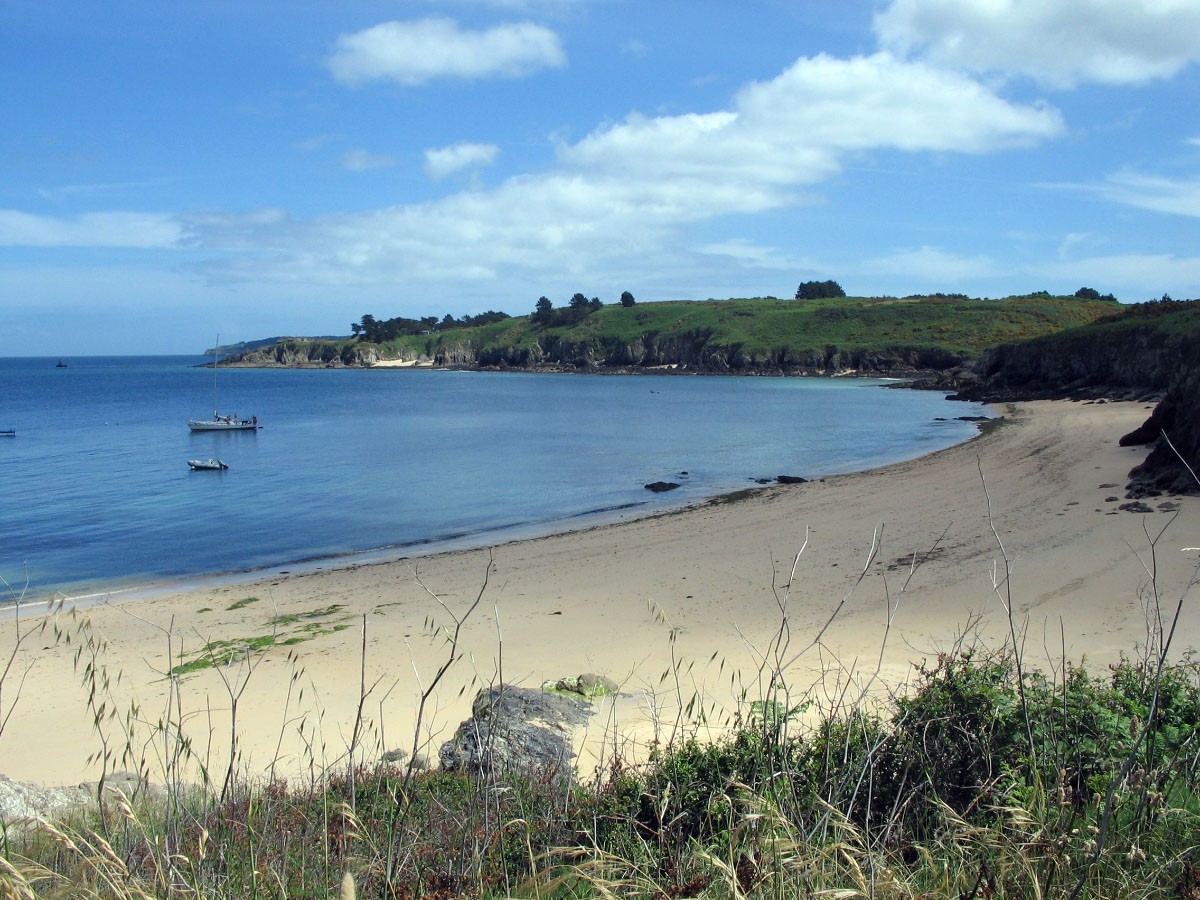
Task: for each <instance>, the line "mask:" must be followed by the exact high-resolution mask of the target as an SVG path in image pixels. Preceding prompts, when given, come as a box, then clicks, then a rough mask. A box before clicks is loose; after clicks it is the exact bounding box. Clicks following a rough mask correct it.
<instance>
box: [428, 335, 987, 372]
mask: <svg viewBox="0 0 1200 900" xmlns="http://www.w3.org/2000/svg"><path fill="white" fill-rule="evenodd" d="M966 361H967V360H966V357H965V356H963V355H960V354H955V353H950V352H948V351H943V350H937V349H931V348H912V347H907V348H906V347H899V348H887V349H882V350H870V351H867V350H843V349H841V348H839V347H836V346H832V345H831V346H827V347H824V348H822V349H821V350H819V351H806V352H801V353H793V352H791V351H789V350H787V349H784V348H780V349H777V350H773V351H768V352H750V351H747V350H746V349H745V348H744V347H743V346H742V345H741V344H722V343H718V342H717V341H715V340H714V339H713V332H712V330H711V329H698V330H694V331H687V332H680V333H678V334H670V335H662V334H656V333H653V332H648V333H646V334H643V335H641V336H640V337H638V338H637V339H636V340H633V341H624V342H623V341H617V340H612V339H601V338H597V339H595V340H591V341H570V340H566V339H564V338H561V337H558V336H556V335H552V334H548V335H546V336H543V337H540V338H538V339H537V340H535V341H533V342H531V343H529V344H526V345H521V346H500V347H485V348H478V347H476V346H475V345H474V344H473V343H472V342H470V341H465V342H462V343H455V344H446V345H443V347H442V348H441V349H439V350H438V352H437V354H436V356H435V358H434V362H435V364H436V365H439V366H447V367H458V368H485V369H545V370H553V371H580V370H584V371H586V370H609V371H645V370H648V369H667V368H669V369H673V370H676V371H687V372H693V373H703V374H782V375H838V374H845V373H858V374H862V375H891V376H904V375H911V374H914V373H918V372H920V373H926V372H930V371H941V370H943V369H948V368H953V367H957V366H961V365H963V364H964V363H965V362H966Z"/></svg>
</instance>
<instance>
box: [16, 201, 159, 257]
mask: <svg viewBox="0 0 1200 900" xmlns="http://www.w3.org/2000/svg"><path fill="white" fill-rule="evenodd" d="M180 236H181V229H180V224H179V222H178V220H177V219H176V218H175V217H174V216H169V215H162V214H158V213H136V212H94V213H84V214H83V215H79V216H75V217H74V218H69V219H68V218H56V217H53V216H39V215H33V214H31V213H25V212H20V211H19V210H15V209H3V210H0V246H4V247H137V248H156V247H172V246H175V245H176V244H177V243H178V241H179V239H180Z"/></svg>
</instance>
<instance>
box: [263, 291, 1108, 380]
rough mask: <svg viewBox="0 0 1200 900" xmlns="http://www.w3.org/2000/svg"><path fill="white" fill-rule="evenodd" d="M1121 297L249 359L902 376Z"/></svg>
mask: <svg viewBox="0 0 1200 900" xmlns="http://www.w3.org/2000/svg"><path fill="white" fill-rule="evenodd" d="M1118 308H1119V307H1118V305H1117V304H1116V303H1115V301H1112V300H1088V299H1079V298H1076V297H1056V296H1051V295H1049V294H1045V293H1038V294H1033V295H1028V296H1022V297H1009V298H1006V299H1003V300H974V299H970V298H967V297H964V296H961V295H950V296H944V295H939V296H928V297H905V298H895V297H841V298H828V299H821V300H800V301H798V300H779V299H776V298H773V297H759V298H752V299H733V300H706V301H673V302H663V303H642V304H637V305H634V306H629V307H625V306H620V305H612V306H603V307H601V308H599V309H595V310H591V309H555V310H553V311H552V313H551V314H550V315H549V316H545V317H539V316H536V315H530V316H523V317H519V318H507V319H503V320H501V321H497V322H491V323H488V324H486V325H479V326H474V327H466V328H463V327H457V328H447V329H445V330H434V329H429V330H427V332H426V333H423V334H407V335H403V336H401V337H398V338H395V339H394V340H391V341H388V342H386V343H383V344H372V343H369V342H366V341H364V340H361V339H359V338H346V339H344V340H339V341H303V340H288V341H281V342H278V343H276V344H275V345H272V346H270V347H265V348H263V349H261V350H259V351H257V352H254V353H249V354H246V355H245V356H244V357H243V361H244V362H246V363H249V364H260V365H262V364H266V365H271V364H276V365H304V364H310V365H311V364H316V365H338V364H341V365H371V364H373V363H376V362H379V361H382V360H414V361H415V360H422V361H425V362H427V363H430V364H433V365H438V366H451V367H465V368H521V369H550V370H565V369H570V370H580V369H582V370H588V369H600V370H639V369H647V368H656V367H671V368H679V369H684V370H687V371H693V372H746V373H751V372H763V373H768V372H770V373H786V374H835V373H840V372H853V371H859V372H863V373H865V374H905V373H910V372H913V371H929V370H945V369H949V368H955V367H957V366H961V365H963V364H964V363H966V362H969V361H973V360H975V359H978V358H979V357H980V355H981V354H982V352H983V351H984V349H985V348H987V347H990V346H992V345H995V344H998V343H1001V342H1004V341H1014V340H1021V339H1025V338H1031V337H1037V336H1039V335H1045V334H1049V333H1052V332H1055V331H1059V330H1061V329H1064V328H1069V327H1073V326H1078V325H1083V324H1086V323H1088V322H1092V321H1094V320H1096V319H1098V318H1100V317H1102V316H1105V315H1108V314H1111V313H1113V312H1114V310H1116V309H1118Z"/></svg>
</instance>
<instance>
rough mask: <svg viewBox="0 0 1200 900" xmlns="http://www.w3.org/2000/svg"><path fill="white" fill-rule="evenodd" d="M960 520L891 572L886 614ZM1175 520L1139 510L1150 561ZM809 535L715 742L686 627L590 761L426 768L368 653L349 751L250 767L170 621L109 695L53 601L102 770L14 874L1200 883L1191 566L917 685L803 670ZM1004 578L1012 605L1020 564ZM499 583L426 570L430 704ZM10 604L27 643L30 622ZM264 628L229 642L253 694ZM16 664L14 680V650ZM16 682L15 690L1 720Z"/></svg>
mask: <svg viewBox="0 0 1200 900" xmlns="http://www.w3.org/2000/svg"><path fill="white" fill-rule="evenodd" d="M876 538H877V539H876V540H875V541H873V543H872V548H871V550H870V551H869V553H868V557H867V560H866V563H865V565H864V567H863V569H862V572H863V575H862V576H860V577H859V579H858V582H856V584H855V586H854V587H852V588H851V593H853V591H854V590H855V589H857V587H858V584H859V583H861V581H862V579H863V577H864V576H865V574H866V573H867V572H868V571H869V570H870V568H871V565H872V562H873V561H874V558H875V556H876V554H877V548H878V546H879V540H878V538H879V535H878V534H877V535H876ZM943 538H944V535H943ZM943 538H939V539H938V541H936V542H935V543H934V545H933V546H932V547H931V548H930V549H929V551H927V552H926V553H924V554H915V555H914V556H913V557H912V559H911V561H910V564H909V567H908V572H907V573H906V575H905V578H904V580H903V583H902V584H901V586H900V589H899V590H898V591H897V592H896V593H895V594H889V596H888V625H889V629H890V623H891V619H892V617H893V616H894V615H895V613H896V610H897V608H898V607H899V605H900V602H901V600H902V598H903V597H904V595H905V594H906V592H908V591H909V590H910V586H911V583H912V582H913V579H914V577H915V575H916V574H917V573H918V571H919V569H920V567H921V565H922V562H923V560H924V559H926V558H928V557H929V556H930V555H931V554H932V552H933V551H934V550H936V549H937V547H938V545H939V544H940V542H941V540H942V539H943ZM1160 539H1161V533H1160V534H1158V535H1149V534H1147V545H1148V553H1147V557H1146V560H1145V564H1146V566H1147V572H1148V573H1150V575H1151V582H1155V579H1154V577H1153V576H1154V573H1155V572H1156V569H1157V567H1156V566H1155V564H1154V556H1155V554H1156V553H1157V546H1158V543H1159V541H1160ZM997 541H998V543H999V540H998V537H997ZM803 552H804V550H803V548H801V551H800V553H798V554H797V555H796V557H795V559H794V560H793V561H792V563H791V565H790V568H789V569H785V570H784V577H783V578H782V579H781V583H777V584H776V585H775V599H776V603H777V606H778V613H779V625H778V628H777V629H776V630H775V631H774V633H773V634H772V636H771V637H770V638H769V640H768V641H767V643H766V644H765V645H764V646H761V647H759V646H753V647H752V648H751V649H752V651H753V653H754V656H755V659H756V660H757V667H756V668H755V669H754V671H752V672H750V673H748V674H747V675H746V676H745V684H744V687H743V689H742V694H741V703H740V705H739V707H738V708H737V709H735V710H732V711H731V715H732V726H731V727H730V728H729V729H728V731H727V732H726V733H725V734H724V735H723V736H721V737H719V738H717V739H713V740H706V741H701V740H699V739H698V737H697V736H698V734H700V733H701V725H702V724H704V723H706V722H710V721H711V720H712V719H713V718H714V716H715V714H716V713H715V710H714V708H713V707H712V705H711V702H710V701H709V700H707V699H706V698H704V697H699V696H688V692H689V690H690V689H689V688H687V687H686V685H687V684H688V680H687V675H686V672H687V669H688V667H689V665H690V663H689V662H688V661H687V660H685V659H682V658H680V657H679V656H678V655H677V653H676V650H675V646H674V642H673V640H672V639H671V638H670V637H668V640H669V641H670V642H671V646H670V654H669V655H670V659H671V662H670V665H669V667H668V669H667V670H666V671H665V672H664V673H663V682H662V683H663V684H664V685H665V689H666V690H668V691H671V692H673V693H674V695H675V697H674V699H675V703H676V705H677V707H678V709H679V710H680V712H679V713H678V714H677V716H676V717H675V719H674V721H672V722H670V723H663V725H664V728H663V730H662V736H663V740H662V742H661V743H659V744H657V745H656V746H654V748H653V749H652V750H651V752H650V753H649V754H648V756H647V757H646V758H643V759H637V760H634V759H626V758H622V757H621V756H620V755H619V754H617V755H613V756H612V757H610V758H608V759H607V760H606V761H605V763H604V765H603V767H602V768H600V769H598V770H597V771H596V772H594V773H590V775H589V774H588V773H582V774H583V775H584V776H586V777H580V778H568V777H564V773H562V772H560V771H557V770H555V769H553V768H550V767H542V768H537V767H534V768H529V769H526V770H522V771H507V772H497V771H489V772H486V773H484V774H479V775H471V774H463V773H450V772H444V771H438V770H430V769H428V768H426V767H425V765H424V764H423V762H422V755H423V753H424V752H426V751H427V749H428V748H427V747H426V745H425V743H424V742H423V741H422V737H421V735H422V731H421V728H420V727H418V729H417V734H416V735H415V736H414V739H413V743H412V745H411V752H408V753H406V754H395V755H393V754H389V755H388V756H387V757H386V758H385V757H384V755H383V743H382V737H381V735H380V732H379V729H378V728H372V726H371V724H370V723H369V721H368V719H369V716H367V714H366V709H367V703H368V700H369V698H370V697H371V696H372V693H373V692H374V691H375V690H376V688H377V685H369V684H368V683H367V681H366V678H365V674H364V676H363V678H362V680H361V684H360V697H359V703H358V706H357V711H356V716H355V722H354V727H353V730H352V732H351V735H352V736H351V740H350V742H349V747H348V749H347V752H346V753H344V754H342V755H341V756H340V757H337V758H335V759H334V760H332V761H329V760H327V759H326V757H325V754H324V752H323V751H321V750H319V749H318V744H319V741H318V738H316V737H314V738H313V741H312V744H311V751H310V757H309V774H308V775H307V776H306V777H304V778H298V779H296V778H294V779H291V780H286V779H284V778H282V777H280V776H279V775H278V774H276V773H275V772H274V771H273V769H271V770H269V771H268V773H267V775H266V776H265V777H263V776H261V775H260V776H257V777H255V776H253V775H252V774H251V773H249V772H247V771H245V770H244V769H243V767H241V766H240V764H239V760H240V755H239V735H238V733H237V732H238V723H237V717H236V714H235V715H233V716H232V717H231V721H230V725H229V731H230V733H229V734H228V735H226V736H224V737H222V738H220V739H219V740H218V741H217V742H216V743H217V744H219V745H220V746H221V748H222V749H221V751H220V752H219V753H218V752H215V750H214V747H212V746H209V747H205V748H198V747H196V746H194V745H193V744H192V743H191V742H190V741H189V740H188V738H187V737H186V735H185V732H186V729H185V728H184V727H183V726H184V723H183V717H184V716H185V715H186V714H187V713H186V712H185V710H186V708H187V702H188V698H187V696H186V693H187V687H186V682H185V679H184V677H183V675H182V674H180V671H179V669H178V668H177V666H176V662H177V661H178V660H179V658H180V657H181V655H182V648H181V646H180V642H179V641H178V638H177V636H176V635H174V634H173V631H172V628H171V627H167V628H164V629H162V639H163V645H162V646H163V659H162V662H161V665H160V666H159V671H160V673H161V675H162V677H163V678H165V679H168V680H169V682H170V686H171V690H170V691H168V692H167V693H166V695H165V696H166V700H165V706H164V709H162V710H161V711H155V712H154V714H153V715H151V714H150V713H149V712H148V711H144V710H135V709H128V710H122V709H119V708H116V707H114V706H113V705H112V700H111V697H112V694H111V691H110V690H109V687H110V686H111V684H112V683H113V681H114V679H115V677H116V676H115V673H109V672H108V671H107V669H106V666H105V645H104V642H103V640H102V639H101V638H100V637H99V636H98V635H97V634H96V633H95V631H94V629H93V628H92V626H91V624H90V623H89V622H88V621H87V620H86V618H82V617H76V618H71V617H69V616H63V617H60V618H59V619H56V620H54V619H52V620H46V621H47V622H50V623H53V624H47V625H45V626H39V627H45V628H46V629H47V630H49V631H52V632H53V633H54V634H55V635H56V636H57V637H58V639H59V640H62V641H66V640H68V639H69V640H70V641H71V643H72V645H73V646H75V647H76V648H77V649H76V654H77V655H76V660H77V665H78V668H79V672H80V675H81V678H82V679H83V681H84V683H85V684H86V685H88V686H89V688H90V697H91V700H90V701H89V708H90V710H91V714H92V716H93V725H94V731H95V735H96V743H97V750H96V754H95V756H94V761H95V763H96V764H97V765H98V767H99V768H100V770H101V773H102V775H101V779H100V783H99V785H98V787H97V791H96V802H95V803H94V804H92V805H91V806H89V807H86V808H83V807H81V808H80V809H78V810H76V811H75V812H73V813H71V814H70V815H66V816H63V817H61V818H60V820H58V821H54V822H50V821H46V820H37V821H34V822H25V823H15V822H10V823H7V825H6V827H5V829H4V833H3V836H2V837H3V842H4V843H3V848H2V850H3V852H2V854H0V897H3V898H33V897H64V898H65V897H82V898H104V900H109V898H111V900H126V898H184V897H188V898H191V897H204V898H259V897H263V898H289V900H292V898H296V900H299V898H326V897H336V896H343V897H345V896H347V892H353V891H354V890H355V888H356V889H357V896H359V897H362V898H403V900H407V898H419V897H430V898H451V897H499V896H522V897H532V898H538V900H542V898H591V897H604V898H610V897H643V896H644V897H649V898H656V900H657V898H686V897H712V898H722V900H724V898H751V897H752V898H783V897H788V898H791V897H829V898H851V897H861V898H914V900H915V898H931V897H943V898H964V900H975V898H1075V897H1089V898H1113V897H1122V898H1124V897H1130V898H1177V900H1196V898H1198V897H1200V859H1198V858H1197V857H1198V855H1200V663H1198V662H1197V660H1196V659H1195V658H1194V657H1193V656H1192V655H1191V653H1190V652H1184V653H1179V652H1175V651H1174V650H1173V648H1172V641H1173V638H1174V632H1175V623H1176V622H1177V620H1178V618H1179V615H1180V611H1181V610H1182V609H1183V608H1184V603H1185V601H1186V598H1187V597H1188V596H1189V593H1190V588H1191V585H1190V584H1189V585H1188V587H1187V589H1185V590H1184V591H1183V592H1182V594H1181V595H1180V597H1178V598H1175V602H1174V603H1172V604H1167V603H1166V601H1165V599H1164V598H1162V597H1160V596H1159V595H1158V594H1157V584H1155V592H1154V594H1153V600H1152V606H1151V609H1150V615H1149V617H1148V623H1149V624H1148V631H1147V640H1146V641H1145V643H1143V644H1141V645H1139V646H1136V647H1132V648H1130V653H1129V655H1128V656H1126V657H1123V658H1122V659H1121V660H1120V661H1119V662H1118V663H1116V664H1114V665H1112V666H1110V667H1108V668H1107V669H1106V670H1104V671H1099V672H1093V671H1089V670H1087V669H1086V668H1085V667H1084V666H1083V665H1081V664H1075V663H1074V662H1072V661H1070V660H1066V659H1061V660H1059V661H1058V662H1057V664H1056V665H1055V666H1054V667H1053V668H1052V669H1051V670H1049V671H1039V670H1037V669H1033V668H1031V667H1030V666H1028V665H1025V664H1023V662H1022V658H1021V642H1020V633H1021V628H1020V623H1018V622H1017V621H1016V619H1015V617H1014V618H1012V619H1010V624H1011V627H1010V638H1009V640H1007V641H1005V642H1004V643H1002V644H1000V645H996V646H991V645H987V644H986V643H984V642H983V640H982V639H981V638H979V637H978V635H977V634H976V633H975V632H973V631H972V630H969V629H968V630H966V631H964V632H963V633H962V634H960V635H959V637H958V639H957V640H956V641H955V642H954V644H953V645H952V646H950V647H948V648H947V649H946V650H945V652H943V653H942V654H940V655H938V656H937V657H936V658H933V659H929V660H926V661H924V662H922V663H920V664H918V665H917V666H915V668H914V671H913V676H912V681H911V683H910V684H908V685H907V686H905V688H904V689H903V690H899V689H896V690H893V691H892V692H890V693H889V692H887V691H881V690H880V684H879V681H880V679H879V673H880V670H881V662H880V663H877V664H876V665H875V668H874V669H873V670H868V671H866V672H863V673H855V672H850V671H849V670H848V669H847V668H844V667H842V666H841V665H840V664H839V663H838V662H837V661H836V660H834V661H833V663H832V665H830V666H829V667H828V668H827V670H826V671H824V672H823V673H822V676H821V678H820V679H819V682H818V683H815V684H804V685H799V686H797V685H793V684H792V683H791V680H790V679H791V677H792V675H791V673H792V672H793V671H795V668H794V667H795V664H796V663H797V661H798V660H800V659H801V658H803V657H805V656H806V655H807V654H810V653H817V652H820V651H822V650H823V644H822V640H823V636H824V632H825V629H827V628H828V627H829V626H830V624H831V623H832V622H833V621H834V620H835V619H836V617H837V615H838V613H839V611H840V610H841V609H842V607H843V606H844V605H845V603H846V601H847V599H848V597H849V594H848V595H847V597H843V598H838V599H836V600H835V601H834V602H833V603H832V608H831V612H830V616H829V619H828V622H827V623H826V624H825V626H824V628H822V629H821V630H820V631H818V633H817V634H815V635H812V636H809V637H808V638H806V639H804V640H803V641H801V642H799V643H797V642H796V641H794V638H793V635H792V633H791V615H790V609H789V605H790V601H791V596H792V593H793V584H794V583H797V578H798V576H797V573H798V571H799V570H800V568H801V567H802V565H803V559H802V554H803ZM1000 552H1001V556H1003V548H1002V546H1001V547H1000ZM489 571H490V564H489ZM997 571H998V573H999V571H1000V569H999V567H998V569H997ZM1005 571H1006V568H1005ZM777 581H780V579H777ZM995 586H996V589H997V592H998V596H999V597H1000V598H1001V599H1002V600H1004V601H1005V607H1004V608H1005V610H1006V614H1007V615H1011V610H1012V609H1013V605H1012V599H1011V597H1010V596H1009V594H1008V591H1007V579H1006V578H1004V577H1003V576H1002V575H999V574H998V577H997V579H996V584H995ZM488 591H489V582H488V578H487V577H486V575H485V577H484V579H483V581H482V586H481V588H480V590H479V592H478V594H477V595H476V596H475V597H473V598H470V599H469V600H468V601H467V602H466V603H465V605H464V607H463V608H461V609H454V608H451V607H450V606H449V605H448V604H446V603H445V602H444V601H443V600H442V599H441V598H440V597H439V596H438V595H437V594H436V593H434V592H432V591H430V592H429V594H430V598H431V603H433V605H434V607H436V609H437V615H435V616H433V617H431V619H430V621H429V623H428V624H429V628H430V633H431V634H438V635H441V639H442V640H444V642H445V655H444V658H443V660H442V662H441V663H440V664H439V665H438V666H437V668H436V669H435V670H434V671H433V672H431V673H425V674H422V673H416V676H415V677H416V678H417V680H418V682H419V684H420V688H421V694H420V696H421V698H422V703H423V704H424V702H425V701H426V700H427V699H428V698H429V697H430V696H431V693H432V690H433V688H434V687H436V685H437V683H438V681H439V680H441V679H442V678H443V677H444V675H445V674H446V673H447V672H448V671H449V670H450V669H451V668H452V667H453V666H455V665H456V664H457V663H458V661H459V660H460V659H461V658H462V657H463V656H464V654H465V653H466V648H464V647H463V646H462V644H461V637H460V636H461V633H462V628H463V625H464V623H465V622H466V621H467V619H468V618H469V617H470V616H471V615H472V613H473V612H474V611H475V610H476V609H477V608H478V607H479V605H480V604H481V603H482V601H483V600H484V598H485V596H486V595H487V593H488ZM16 621H17V625H16V641H17V643H18V645H20V643H21V642H22V641H23V640H24V637H22V635H25V634H27V633H28V631H29V627H30V626H28V625H22V624H21V621H20V619H17V620H16ZM366 627H367V626H366V620H365V619H364V620H363V622H362V628H363V635H362V638H363V639H362V642H361V644H360V646H359V648H358V650H357V652H358V653H361V654H363V655H364V657H365V654H366V652H367V650H366V647H367V643H366V639H365V629H366ZM668 633H669V634H673V632H671V631H670V630H669V629H668ZM884 641H885V642H886V637H885V638H884ZM497 642H498V645H500V647H501V648H502V635H501V634H500V632H499V631H498V632H497ZM882 649H883V648H882V647H881V654H880V661H881V660H882ZM271 652H275V653H278V652H279V650H278V649H276V650H274V651H272V650H271V648H270V647H263V648H260V649H258V650H247V652H246V653H245V655H244V657H243V659H242V660H241V661H240V662H234V663H233V664H230V663H229V662H228V661H226V660H222V663H223V664H222V665H221V666H220V668H219V671H220V672H221V677H222V679H223V684H224V685H225V690H226V692H227V694H228V699H229V702H230V706H231V708H232V709H233V710H234V711H235V713H236V707H237V701H238V698H239V697H240V696H242V695H243V694H244V692H245V691H247V690H248V689H252V682H253V678H254V675H255V672H256V669H257V666H258V665H259V663H260V662H261V661H262V659H263V658H265V654H267V653H271ZM14 658H15V656H14ZM714 658H715V654H714ZM289 665H290V666H291V667H292V669H293V681H298V680H299V674H298V673H299V664H298V662H297V661H296V660H295V658H294V657H290V656H289ZM500 671H501V672H502V669H501V670H500ZM363 672H364V673H365V666H364V667H363ZM4 675H5V679H4V681H7V682H12V684H13V685H14V686H19V684H20V677H21V673H20V672H19V671H15V670H14V666H13V663H12V662H11V661H10V663H9V667H8V668H7V669H5V670H4ZM13 694H14V692H13V690H10V691H9V692H8V693H7V694H0V700H3V703H4V706H0V712H2V713H3V714H4V715H5V716H6V715H9V714H11V711H12V708H13V704H15V703H16V702H17V700H18V699H19V697H17V696H14V695H13ZM422 709H424V706H422ZM0 721H2V719H0ZM398 757H399V758H398ZM216 760H219V762H217V761H216ZM118 768H122V769H130V770H132V771H134V772H136V773H137V774H138V776H139V779H138V780H137V781H135V782H134V783H135V784H137V785H138V787H137V789H136V790H134V791H133V792H132V793H124V792H122V791H119V790H116V789H115V788H114V787H113V786H112V784H111V782H110V780H109V776H111V775H112V773H113V772H114V770H116V769H118ZM106 782H108V783H106ZM125 783H127V782H125ZM151 783H153V784H154V785H156V786H154V787H152V786H151ZM347 875H349V876H350V878H349V880H347V878H346V876H347Z"/></svg>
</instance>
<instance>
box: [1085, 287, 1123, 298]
mask: <svg viewBox="0 0 1200 900" xmlns="http://www.w3.org/2000/svg"><path fill="white" fill-rule="evenodd" d="M1075 296H1076V297H1078V298H1079V299H1080V300H1116V299H1117V298H1116V297H1114V296H1113V295H1112V294H1101V293H1100V292H1099V291H1098V290H1096V289H1095V288H1090V287H1081V288H1080V289H1079V290H1077V291H1076V292H1075Z"/></svg>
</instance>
